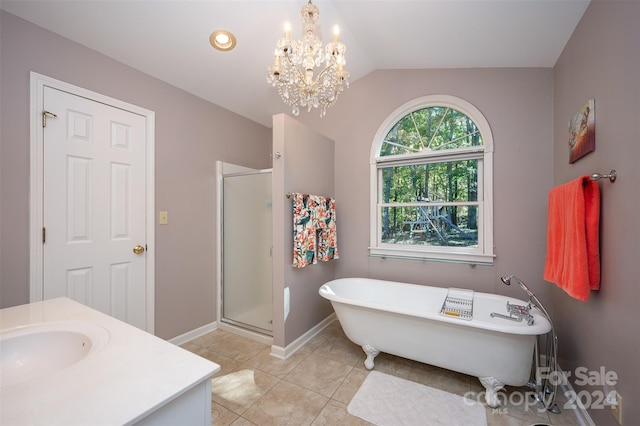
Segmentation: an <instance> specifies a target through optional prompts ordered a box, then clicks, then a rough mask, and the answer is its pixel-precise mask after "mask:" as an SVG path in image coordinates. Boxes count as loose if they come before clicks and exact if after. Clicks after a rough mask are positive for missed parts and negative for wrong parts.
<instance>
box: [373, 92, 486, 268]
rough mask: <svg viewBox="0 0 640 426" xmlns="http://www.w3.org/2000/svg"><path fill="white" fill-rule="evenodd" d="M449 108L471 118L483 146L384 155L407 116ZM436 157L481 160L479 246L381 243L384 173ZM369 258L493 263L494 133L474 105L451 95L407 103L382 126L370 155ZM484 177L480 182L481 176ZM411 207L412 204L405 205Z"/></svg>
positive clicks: (441, 158) (439, 159)
mask: <svg viewBox="0 0 640 426" xmlns="http://www.w3.org/2000/svg"><path fill="white" fill-rule="evenodd" d="M429 107H448V108H451V109H454V110H457V111H460V112H461V113H463V114H465V115H466V116H467V117H469V118H470V119H471V120H472V121H473V122H474V123H475V124H476V126H477V127H478V130H479V131H480V135H481V136H482V142H483V144H482V145H481V146H473V147H467V148H457V149H450V150H444V151H431V152H424V153H417V154H403V155H392V156H384V157H381V156H380V148H381V147H382V143H383V141H384V138H385V136H386V135H387V134H388V133H389V131H390V130H391V129H392V128H393V126H394V125H395V124H396V123H397V122H398V121H399V120H401V119H402V118H403V117H404V116H406V115H407V114H409V113H411V112H413V111H417V110H419V109H423V108H429ZM435 158H437V159H438V161H451V160H464V159H470V158H477V159H478V177H479V179H478V194H482V200H481V201H480V200H479V201H478V247H441V246H426V245H425V246H422V245H421V246H417V245H406V244H389V243H382V236H381V230H382V217H381V214H380V211H381V203H380V201H379V200H380V199H381V191H382V182H380V179H379V175H380V174H379V173H378V171H379V169H381V168H383V167H389V166H390V165H402V164H415V163H416V162H417V163H419V164H422V163H423V162H424V163H426V162H428V161H430V160H432V159H435ZM369 164H370V191H371V192H370V197H369V199H370V224H371V226H370V228H371V229H370V246H369V255H370V256H380V257H390V258H394V257H395V258H404V259H418V260H435V261H443V262H462V263H470V264H493V259H494V257H495V255H494V253H493V249H494V247H493V135H492V133H491V127H490V126H489V122H488V121H487V119H486V118H485V117H484V115H483V114H482V113H481V112H480V110H478V109H477V108H476V107H475V106H473V105H472V104H471V103H469V102H467V101H465V100H464V99H461V98H458V97H455V96H450V95H428V96H423V97H420V98H417V99H414V100H412V101H409V102H407V103H405V104H404V105H402V106H400V107H399V108H397V109H396V110H395V111H394V112H392V113H391V114H390V115H389V116H388V117H387V119H386V120H385V121H384V122H383V123H382V124H381V125H380V127H379V128H378V131H377V132H376V134H375V137H374V138H373V143H372V144H371V155H370V161H369ZM480 177H481V178H480ZM402 205H406V206H409V204H404V203H403V204H402Z"/></svg>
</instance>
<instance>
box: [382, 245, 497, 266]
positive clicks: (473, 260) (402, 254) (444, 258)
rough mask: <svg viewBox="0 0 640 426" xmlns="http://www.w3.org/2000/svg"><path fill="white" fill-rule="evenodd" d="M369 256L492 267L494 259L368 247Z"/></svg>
mask: <svg viewBox="0 0 640 426" xmlns="http://www.w3.org/2000/svg"><path fill="white" fill-rule="evenodd" d="M369 256H371V257H382V258H389V259H405V260H423V261H434V262H450V263H467V264H471V265H493V259H494V258H495V255H493V254H483V253H469V252H464V253H463V252H457V253H456V252H451V251H447V252H436V251H422V250H415V249H411V248H406V249H405V248H397V247H384V248H382V247H369Z"/></svg>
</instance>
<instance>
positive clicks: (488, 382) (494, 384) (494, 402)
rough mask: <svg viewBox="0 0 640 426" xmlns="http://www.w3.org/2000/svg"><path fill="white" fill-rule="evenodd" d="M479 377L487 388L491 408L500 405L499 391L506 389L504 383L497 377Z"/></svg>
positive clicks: (486, 399) (487, 399)
mask: <svg viewBox="0 0 640 426" xmlns="http://www.w3.org/2000/svg"><path fill="white" fill-rule="evenodd" d="M478 379H480V383H482V386H484V388H485V389H486V390H487V391H486V392H485V394H484V399H485V401H486V402H487V405H488V406H489V407H491V408H496V407H499V406H500V401H498V391H499V390H501V389H504V383H502V382H501V381H500V380H498V379H496V378H495V377H478Z"/></svg>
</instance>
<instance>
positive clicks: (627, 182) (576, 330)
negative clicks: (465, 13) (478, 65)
mask: <svg viewBox="0 0 640 426" xmlns="http://www.w3.org/2000/svg"><path fill="white" fill-rule="evenodd" d="M553 87H554V89H553V90H554V126H553V129H554V132H553V136H554V138H553V139H554V142H553V175H554V184H561V183H563V182H566V181H568V180H571V179H574V178H576V177H578V176H580V175H583V174H590V173H593V172H599V173H608V172H609V170H611V169H616V170H617V172H618V174H619V177H618V180H617V181H616V182H615V183H610V182H609V181H608V180H605V181H601V183H600V189H601V224H600V253H601V268H602V270H601V273H602V279H601V289H600V291H597V292H591V298H590V300H589V301H588V302H579V301H576V300H574V299H572V298H571V297H569V296H567V295H566V294H565V293H564V292H563V291H561V290H559V289H555V288H554V291H553V292H552V298H553V314H554V320H555V324H556V326H557V328H558V332H559V341H560V353H561V365H562V367H563V368H564V369H565V370H569V371H574V372H575V369H576V368H577V367H587V368H588V369H589V370H591V371H598V370H599V368H600V366H605V367H606V369H607V371H609V370H610V371H615V372H616V373H617V374H618V377H619V382H618V385H617V386H615V387H613V388H616V389H617V390H618V391H619V392H620V394H621V395H622V397H623V398H624V404H623V417H624V419H625V420H624V424H638V422H640V405H638V401H640V386H639V383H640V367H639V366H638V360H640V327H639V326H640V309H639V308H638V304H639V303H640V284H639V283H638V273H637V271H636V267H637V266H638V260H639V259H640V257H639V253H640V231H638V229H639V228H638V226H637V221H638V211H640V190H639V189H638V183H639V182H640V167H639V166H638V163H639V162H640V2H638V1H606V2H604V1H592V2H591V4H590V6H589V8H588V9H587V11H586V12H585V14H584V16H583V18H582V20H581V21H580V23H579V25H578V26H577V27H576V30H575V32H574V33H573V35H572V37H571V39H570V40H569V43H568V44H567V46H566V47H565V49H564V51H563V53H562V55H561V56H560V59H559V60H558V62H557V63H556V66H555V68H554V86H553ZM588 99H595V127H596V151H595V152H593V153H590V154H588V155H587V156H585V157H583V158H582V159H580V160H578V161H577V162H576V163H574V164H569V163H568V149H567V140H568V133H567V123H568V122H569V119H570V118H571V117H572V116H573V115H574V114H575V113H576V112H577V111H578V109H579V108H580V107H581V106H582V104H583V103H584V102H585V101H586V100H588ZM576 391H586V392H588V393H592V392H602V391H603V388H602V386H586V387H579V386H576ZM590 415H591V417H592V418H593V419H594V421H595V423H596V424H615V420H613V418H612V417H611V414H610V410H609V409H608V408H606V409H604V410H602V409H600V410H596V409H592V410H590Z"/></svg>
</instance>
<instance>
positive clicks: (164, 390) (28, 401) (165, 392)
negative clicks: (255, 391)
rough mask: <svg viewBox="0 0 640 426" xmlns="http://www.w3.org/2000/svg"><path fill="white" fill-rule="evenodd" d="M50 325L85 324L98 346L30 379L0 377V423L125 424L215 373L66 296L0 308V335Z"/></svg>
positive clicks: (193, 358) (172, 347)
mask: <svg viewBox="0 0 640 426" xmlns="http://www.w3.org/2000/svg"><path fill="white" fill-rule="evenodd" d="M56 323H57V324H64V323H83V324H86V323H90V324H89V325H91V326H92V327H94V328H95V329H96V330H98V331H99V333H98V335H99V336H98V338H97V345H95V344H94V345H93V346H92V348H91V351H90V352H89V354H88V355H86V356H85V357H84V358H83V359H82V360H80V361H79V362H77V363H75V364H73V365H72V366H70V367H68V368H66V369H64V370H61V371H58V372H56V373H53V374H50V375H48V376H45V377H42V378H39V379H37V380H31V381H27V382H23V383H15V384H9V385H5V384H3V383H2V378H1V377H0V386H2V387H1V388H0V398H1V402H0V424H3V425H16V424H29V425H34V424H48V425H54V424H59V425H103V424H104V425H106V424H109V425H123V424H131V423H135V422H137V421H139V420H142V419H143V418H145V417H146V416H148V415H149V414H151V413H154V412H156V410H158V409H159V408H161V407H164V406H166V404H168V403H170V402H172V401H174V400H175V399H176V398H178V397H180V396H181V395H183V394H185V393H186V392H188V391H190V390H191V389H193V388H195V387H196V386H198V385H199V384H202V383H205V380H209V379H210V378H211V377H212V376H213V375H214V374H215V373H216V372H218V371H219V370H220V366H219V365H217V364H215V363H213V362H210V361H208V360H206V359H204V358H202V357H199V356H197V355H195V354H192V353H190V352H188V351H186V350H184V349H182V348H179V347H177V346H175V345H173V344H171V343H169V342H167V341H165V340H162V339H160V338H158V337H156V336H153V335H152V334H150V333H147V332H145V331H142V330H140V329H138V328H135V327H133V326H131V325H129V324H126V323H124V322H122V321H119V320H116V319H115V318H112V317H110V316H108V315H105V314H103V313H100V312H98V311H96V310H93V309H91V308H88V307H86V306H84V305H82V304H80V303H77V302H75V301H72V300H71V299H68V298H57V299H51V300H47V301H43V302H35V303H31V304H27V305H21V306H15V307H12V308H5V309H1V310H0V334H1V335H8V334H10V333H14V332H15V330H20V329H21V328H26V327H25V326H36V325H40V324H46V325H47V326H55V325H56ZM96 326H97V327H96ZM14 329H15V330H14ZM42 356H43V357H46V356H47V354H46V353H43V354H42Z"/></svg>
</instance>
